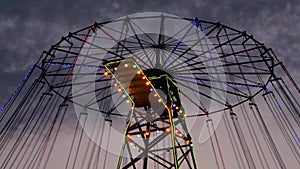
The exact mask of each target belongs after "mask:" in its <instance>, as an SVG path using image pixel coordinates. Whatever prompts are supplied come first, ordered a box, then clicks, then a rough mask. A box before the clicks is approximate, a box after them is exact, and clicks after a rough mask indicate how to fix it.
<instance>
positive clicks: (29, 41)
mask: <svg viewBox="0 0 300 169" xmlns="http://www.w3.org/2000/svg"><path fill="white" fill-rule="evenodd" d="M0 11H1V12H0V39H1V41H0V54H1V62H0V72H1V73H0V77H1V84H0V100H1V101H0V103H1V102H2V101H3V100H4V98H7V97H8V96H9V93H11V92H12V90H13V88H14V86H17V84H18V81H20V80H21V79H22V76H23V75H25V73H26V70H27V69H28V68H29V65H32V64H33V63H34V62H35V60H37V59H38V57H39V56H40V54H41V53H42V51H43V50H47V49H48V48H49V47H50V46H51V45H52V44H54V43H55V42H56V41H58V40H59V39H60V37H61V36H64V35H66V34H67V33H68V32H72V31H75V30H77V29H80V28H82V27H85V26H87V25H90V24H92V23H93V22H95V21H97V22H101V21H107V20H111V19H114V18H118V17H121V16H124V15H127V14H131V13H136V12H145V11H151V12H152V11H153V12H165V13H170V14H174V15H177V16H181V17H190V18H192V17H195V16H198V17H199V18H201V19H203V20H210V21H220V22H221V23H223V24H225V25H228V26H230V27H235V28H237V29H240V30H246V31H247V32H248V33H249V34H253V35H254V37H256V38H257V39H258V40H259V41H261V42H264V43H265V44H267V45H268V46H270V47H272V48H273V49H274V51H275V52H276V53H277V54H278V55H279V56H280V57H281V58H282V59H283V61H284V63H285V64H286V66H287V67H288V69H289V70H290V72H291V74H292V75H294V76H296V79H300V76H299V75H298V73H297V72H299V70H300V68H299V66H298V65H299V64H300V57H299V56H298V54H299V53H300V48H299V46H300V42H299V40H298V38H299V37H300V31H299V30H300V19H299V16H300V3H299V1H298V0H294V1H281V0H268V1H266V0H258V1H240V0H228V1H224V0H216V1H210V0H206V1H200V0H191V1H182V0H177V1H175V0H164V1H161V0H151V1H150V0H149V1H141V0H126V1H125V0H124V1H116V0H100V1H99V0H98V1H76V2H74V1H68V0H66V1H60V2H54V1H50V0H41V1H35V0H28V1H21V0H10V1H5V2H1V6H0Z"/></svg>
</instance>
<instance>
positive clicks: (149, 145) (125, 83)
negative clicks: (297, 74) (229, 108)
mask: <svg viewBox="0 0 300 169" xmlns="http://www.w3.org/2000/svg"><path fill="white" fill-rule="evenodd" d="M104 65H105V67H106V71H105V74H106V75H107V76H111V78H112V79H114V80H115V82H116V83H115V84H118V85H119V86H120V88H119V89H118V91H119V92H124V94H125V95H126V96H125V97H127V98H128V101H127V102H129V103H131V110H130V112H129V113H128V119H127V125H126V127H125V130H124V141H123V146H122V150H121V154H120V158H119V161H118V164H117V165H118V167H117V168H121V165H122V166H123V168H124V169H125V168H131V167H132V168H136V166H137V165H138V163H142V164H139V166H140V165H142V166H143V168H145V169H146V168H147V167H148V165H150V163H151V162H150V161H152V163H153V164H154V165H156V166H162V167H164V168H181V167H183V166H184V167H183V168H186V167H189V168H197V166H196V162H195V157H194V153H193V142H192V138H191V136H190V135H189V133H188V129H187V125H186V121H185V117H186V115H185V111H184V108H183V106H182V104H181V100H180V90H179V87H178V84H177V83H176V81H175V80H174V79H173V77H172V76H171V75H170V74H169V73H167V72H165V71H163V70H160V69H157V68H152V69H146V70H142V69H141V68H140V67H139V65H138V64H137V63H136V62H135V61H134V60H133V59H132V58H128V59H123V60H116V61H110V62H108V63H104Z"/></svg>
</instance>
